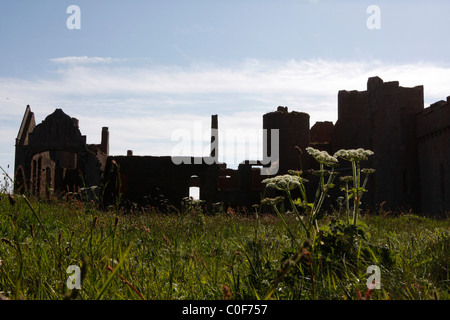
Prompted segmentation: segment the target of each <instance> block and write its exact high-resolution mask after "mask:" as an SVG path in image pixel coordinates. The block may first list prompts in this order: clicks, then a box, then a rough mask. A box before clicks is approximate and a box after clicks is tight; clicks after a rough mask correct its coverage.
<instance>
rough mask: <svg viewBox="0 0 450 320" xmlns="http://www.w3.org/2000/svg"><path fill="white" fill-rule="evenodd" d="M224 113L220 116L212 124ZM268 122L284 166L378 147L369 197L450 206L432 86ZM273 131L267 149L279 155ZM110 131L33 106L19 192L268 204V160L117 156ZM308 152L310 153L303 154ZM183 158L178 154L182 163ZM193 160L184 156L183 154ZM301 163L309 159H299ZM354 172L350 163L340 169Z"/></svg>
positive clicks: (447, 113) (23, 134) (448, 126)
mask: <svg viewBox="0 0 450 320" xmlns="http://www.w3.org/2000/svg"><path fill="white" fill-rule="evenodd" d="M217 129H218V117H217V115H213V116H212V117H211V130H212V131H213V130H217ZM263 129H267V131H268V132H270V131H271V130H274V129H278V133H279V144H278V145H277V147H278V149H279V150H278V154H279V158H278V163H277V164H278V169H279V170H278V172H277V174H284V173H287V172H288V170H291V169H292V170H299V169H300V166H302V167H301V168H302V169H303V170H306V169H309V168H314V165H315V164H314V161H312V159H310V158H309V156H308V154H307V153H306V152H304V150H305V148H307V147H309V146H311V147H314V148H317V149H320V150H326V151H328V152H329V153H330V154H333V153H334V152H336V151H337V150H339V149H355V148H364V149H370V150H372V151H374V153H375V154H374V155H373V156H372V157H370V159H369V160H368V161H365V163H364V167H370V168H374V169H376V173H375V174H374V175H373V176H372V177H371V180H370V181H369V185H368V186H367V187H368V190H369V192H368V194H367V195H365V196H364V197H365V198H364V202H365V203H367V204H368V206H372V207H375V206H377V205H379V204H380V203H384V208H389V209H396V208H399V209H409V208H410V209H413V210H414V211H415V212H421V213H426V214H439V213H444V212H448V211H450V186H449V185H448V184H447V181H450V97H447V99H446V100H445V101H443V100H442V101H438V102H436V103H433V104H432V105H430V106H429V107H427V108H424V94H423V86H416V87H413V88H405V87H401V86H400V85H399V83H398V82H397V81H393V82H384V81H383V80H382V79H380V78H378V77H372V78H369V79H368V82H367V90H365V91H345V90H343V91H339V93H338V120H337V121H336V123H335V124H333V123H332V122H329V121H325V122H317V123H315V124H314V125H313V126H312V127H310V117H309V115H308V114H307V113H303V112H297V111H289V110H288V108H287V107H278V109H277V110H276V111H273V112H270V113H267V114H264V115H263ZM270 136H271V135H270V134H268V135H267V136H266V137H267V140H266V141H265V143H264V148H265V150H264V152H263V154H264V156H266V155H270V154H271V148H272V145H273V143H271V141H270ZM108 145H109V132H108V128H107V127H103V128H102V130H101V143H100V144H86V136H83V135H81V133H80V130H79V128H78V120H77V119H75V118H71V117H70V116H68V115H66V114H65V113H64V112H63V111H62V110H61V109H56V110H55V112H54V113H52V114H51V115H49V116H47V118H45V120H44V121H42V123H40V124H38V125H36V123H35V119H34V114H33V112H32V111H31V109H30V107H29V106H27V108H26V110H25V114H24V117H23V120H22V124H21V126H20V129H19V133H18V135H17V139H16V155H15V192H26V193H29V194H33V195H36V196H42V197H45V196H48V195H49V194H50V193H60V192H67V191H76V190H78V189H80V188H82V187H90V186H103V188H104V192H103V195H104V201H105V202H113V201H114V199H115V198H116V197H117V196H118V195H119V194H121V197H122V199H123V200H125V201H130V202H135V203H146V204H149V205H157V204H158V201H160V197H162V196H163V197H164V199H165V200H166V201H167V202H168V203H172V204H173V205H175V206H176V205H178V204H180V202H181V200H182V199H183V198H184V197H187V196H188V195H189V188H190V187H199V188H200V199H202V200H205V201H206V202H207V203H216V202H223V203H225V204H226V205H231V206H247V207H248V206H251V205H252V204H256V203H259V201H260V199H261V193H262V191H263V189H264V184H262V182H261V181H262V180H263V179H265V178H267V176H265V175H262V174H261V170H262V169H264V166H265V164H266V163H267V161H265V160H266V159H261V160H256V161H249V160H246V161H243V162H242V163H240V164H239V166H238V168H237V169H230V168H227V165H226V163H219V162H218V161H217V160H218V151H219V150H218V149H217V141H215V137H214V135H212V138H211V153H210V154H209V155H207V156H204V157H191V159H190V160H191V161H187V162H186V161H185V162H183V161H176V160H177V159H176V158H175V159H174V158H173V157H171V156H133V154H132V151H129V152H128V154H127V155H126V156H110V155H109V147H108ZM298 150H303V152H298ZM174 160H175V161H174ZM184 160H185V159H184ZM300 160H301V161H300ZM339 170H340V171H341V172H342V173H345V170H346V168H345V165H344V166H343V167H342V166H341V167H340V169H339Z"/></svg>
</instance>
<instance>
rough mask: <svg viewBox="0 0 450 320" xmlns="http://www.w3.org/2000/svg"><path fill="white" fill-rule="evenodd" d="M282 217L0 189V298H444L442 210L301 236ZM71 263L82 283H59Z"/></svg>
mask: <svg viewBox="0 0 450 320" xmlns="http://www.w3.org/2000/svg"><path fill="white" fill-rule="evenodd" d="M282 215H283V216H282V217H281V218H282V219H280V217H279V216H277V215H270V214H263V215H258V214H257V211H256V210H255V212H247V213H245V214H242V213H236V212H234V211H233V210H229V211H228V212H224V211H223V210H216V211H215V212H214V213H212V212H206V213H205V212H201V211H199V210H197V208H196V207H194V206H191V207H186V208H185V210H183V212H182V213H179V212H176V211H174V212H172V213H165V214H163V213H160V212H158V211H156V210H154V209H152V208H141V209H136V210H134V211H127V212H122V211H120V210H117V209H116V208H110V210H106V211H105V210H103V211H101V210H98V209H97V208H96V206H95V204H94V203H91V202H81V201H78V200H74V199H73V200H70V199H69V200H67V201H62V202H61V201H54V202H52V201H39V200H28V199H26V198H24V197H20V196H15V197H14V198H13V197H10V196H8V195H7V194H3V195H1V199H0V239H1V241H0V293H1V297H2V298H8V299H196V300H197V299H449V298H450V295H449V271H448V266H449V257H450V252H449V250H450V249H449V248H450V245H449V244H450V237H449V221H448V219H443V220H442V219H441V220H433V219H429V218H424V217H419V216H416V215H412V214H401V215H397V216H393V215H392V214H387V213H383V212H379V213H377V214H373V215H364V214H362V215H360V216H359V219H358V222H357V224H356V225H353V224H350V225H349V224H348V223H347V222H346V220H347V219H346V218H347V217H346V215H345V214H341V215H339V214H338V213H333V214H331V215H325V216H323V217H322V218H321V219H320V220H318V221H314V229H313V231H311V237H312V238H311V241H310V242H308V241H303V240H305V239H306V237H305V230H303V229H301V228H297V226H298V223H299V222H298V220H297V219H298V217H297V215H296V214H295V213H294V212H283V213H282ZM286 227H288V228H289V229H286ZM286 230H290V232H291V233H292V234H290V233H287V231H286ZM370 265H376V266H378V267H379V268H380V271H381V279H380V280H381V288H380V289H371V290H369V289H368V287H367V283H366V281H367V279H368V277H369V276H370V274H368V273H367V268H368V267H369V266H370ZM69 266H79V267H80V271H81V278H80V280H81V281H80V285H81V288H80V289H76V287H74V286H73V284H74V283H76V281H75V282H71V284H72V286H71V285H70V284H69V285H68V278H69V276H70V274H69V273H67V272H66V271H67V269H68V267H69ZM71 288H73V289H71Z"/></svg>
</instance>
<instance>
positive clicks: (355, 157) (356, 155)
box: [334, 148, 374, 162]
mask: <svg viewBox="0 0 450 320" xmlns="http://www.w3.org/2000/svg"><path fill="white" fill-rule="evenodd" d="M373 154H374V153H373V151H371V150H364V149H363V148H359V149H348V150H343V149H341V150H339V151H337V152H336V153H335V154H334V157H336V158H342V159H345V160H348V161H351V162H353V161H361V160H367V157H368V156H371V155H373Z"/></svg>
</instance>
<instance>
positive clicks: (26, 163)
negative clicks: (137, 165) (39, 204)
mask: <svg viewBox="0 0 450 320" xmlns="http://www.w3.org/2000/svg"><path fill="white" fill-rule="evenodd" d="M108 140H109V132H108V128H107V127H103V128H102V132H101V143H100V144H97V145H96V144H86V136H83V135H81V133H80V130H79V128H78V120H77V119H76V118H71V117H69V116H68V115H66V114H65V113H64V112H63V111H62V110H61V109H56V110H55V112H53V113H52V114H51V115H49V116H47V117H46V118H45V120H44V121H42V123H40V124H38V125H36V123H35V119H34V114H33V112H31V108H30V106H27V107H26V109H25V114H24V117H23V120H22V124H21V126H20V129H19V133H18V135H17V138H16V156H15V179H14V184H15V191H16V192H27V193H29V194H32V195H36V196H41V197H43V196H49V195H50V194H52V193H55V192H56V193H61V192H67V191H77V190H79V189H80V188H81V187H83V186H100V184H101V179H102V172H103V170H104V167H105V163H106V158H107V157H108V152H109V150H108V149H109V147H108V144H109V142H108Z"/></svg>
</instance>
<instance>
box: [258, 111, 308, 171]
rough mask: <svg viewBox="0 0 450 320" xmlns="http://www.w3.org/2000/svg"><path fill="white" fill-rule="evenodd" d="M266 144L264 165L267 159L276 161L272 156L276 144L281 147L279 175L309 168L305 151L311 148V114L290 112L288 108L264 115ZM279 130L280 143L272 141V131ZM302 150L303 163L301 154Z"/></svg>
mask: <svg viewBox="0 0 450 320" xmlns="http://www.w3.org/2000/svg"><path fill="white" fill-rule="evenodd" d="M263 129H264V131H265V133H264V139H267V143H264V150H263V157H264V163H266V161H267V158H272V160H274V155H272V154H271V152H272V150H274V143H278V146H279V148H278V149H279V158H278V159H279V170H278V174H285V173H287V171H288V170H291V169H292V170H299V169H301V167H303V168H309V163H308V155H307V153H306V151H305V149H306V148H307V147H308V146H309V114H307V113H304V112H297V111H291V112H288V108H287V107H278V109H277V111H274V112H269V113H266V114H265V115H263ZM273 129H278V132H279V139H278V140H279V141H272V139H271V136H272V134H271V130H273ZM296 147H299V148H300V149H301V150H302V156H301V163H300V157H299V152H298V150H297V149H296Z"/></svg>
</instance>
